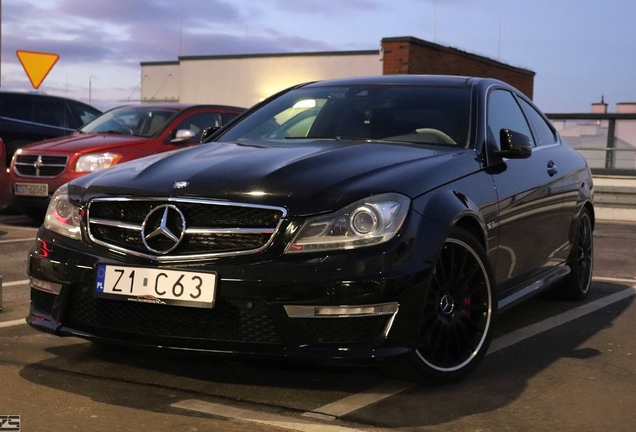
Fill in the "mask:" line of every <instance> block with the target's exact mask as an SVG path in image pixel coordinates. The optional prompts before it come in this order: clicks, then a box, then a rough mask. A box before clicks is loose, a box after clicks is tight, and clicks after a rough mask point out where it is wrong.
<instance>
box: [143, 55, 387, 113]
mask: <svg viewBox="0 0 636 432" xmlns="http://www.w3.org/2000/svg"><path fill="white" fill-rule="evenodd" d="M178 68H179V72H176V73H175V71H174V66H172V65H169V66H145V65H142V100H143V101H149V100H153V99H154V100H164V99H161V97H163V96H164V95H168V94H169V91H175V90H177V87H171V86H169V85H168V83H169V82H170V79H168V80H167V81H165V84H164V85H163V87H161V89H159V91H158V92H157V94H156V96H155V97H154V98H152V95H153V91H157V86H158V85H160V82H161V81H164V80H166V79H167V76H168V75H169V74H172V77H176V76H178V77H179V78H180V80H179V81H180V85H179V87H178V92H179V93H178V100H179V102H183V103H212V104H222V105H235V106H241V107H245V108H247V107H250V106H252V105H254V104H255V103H257V102H259V101H260V100H262V99H264V98H266V97H268V96H271V95H273V94H274V93H276V92H278V91H280V90H283V89H285V88H287V87H290V86H292V85H295V84H300V83H303V82H308V81H316V80H324V79H332V78H347V77H356V76H367V75H382V63H381V61H380V53H379V52H375V53H369V52H364V53H355V52H351V53H345V54H340V53H335V54H334V53H322V54H320V53H319V54H307V55H285V54H281V55H272V56H258V55H256V56H228V57H221V58H214V57H212V58H205V57H191V58H187V57H186V58H181V59H180V62H179V66H178ZM146 82H147V83H148V85H146ZM152 83H154V84H152ZM157 83H159V84H157Z"/></svg>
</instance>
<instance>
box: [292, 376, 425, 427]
mask: <svg viewBox="0 0 636 432" xmlns="http://www.w3.org/2000/svg"><path fill="white" fill-rule="evenodd" d="M416 385H417V383H412V382H406V381H398V380H391V381H387V382H385V383H383V384H380V385H379V386H377V387H374V388H372V389H370V390H367V391H364V392H362V393H357V394H354V395H351V396H347V397H346V398H343V399H340V400H337V401H335V402H332V403H330V404H327V405H323V406H321V407H320V408H316V409H314V410H311V411H308V412H306V413H304V414H303V415H304V416H306V417H314V418H319V419H322V420H334V419H336V418H338V417H342V416H343V415H345V414H349V413H350V412H353V411H356V410H358V409H360V408H362V407H365V406H367V405H371V404H373V403H376V402H379V401H381V400H382V399H386V398H388V397H389V396H393V395H396V394H398V393H400V392H403V391H404V390H407V389H410V388H411V387H415V386H416Z"/></svg>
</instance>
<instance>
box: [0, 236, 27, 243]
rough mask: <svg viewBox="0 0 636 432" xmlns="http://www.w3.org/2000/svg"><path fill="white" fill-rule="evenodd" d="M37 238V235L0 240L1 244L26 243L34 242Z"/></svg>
mask: <svg viewBox="0 0 636 432" xmlns="http://www.w3.org/2000/svg"><path fill="white" fill-rule="evenodd" d="M34 240H35V237H29V238H20V239H10V240H0V244H7V243H25V242H32V241H34Z"/></svg>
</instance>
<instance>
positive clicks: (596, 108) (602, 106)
mask: <svg viewBox="0 0 636 432" xmlns="http://www.w3.org/2000/svg"><path fill="white" fill-rule="evenodd" d="M592 114H607V104H606V103H605V96H601V101H600V102H595V103H593V104H592Z"/></svg>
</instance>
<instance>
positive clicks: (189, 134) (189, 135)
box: [170, 129, 197, 144]
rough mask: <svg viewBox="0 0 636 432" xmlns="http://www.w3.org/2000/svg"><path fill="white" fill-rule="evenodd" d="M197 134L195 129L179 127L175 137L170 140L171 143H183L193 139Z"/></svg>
mask: <svg viewBox="0 0 636 432" xmlns="http://www.w3.org/2000/svg"><path fill="white" fill-rule="evenodd" d="M196 136H197V134H196V133H194V131H191V130H190V129H179V130H178V131H177V133H176V134H175V135H174V138H173V139H171V140H170V142H171V143H175V144H176V143H182V142H188V141H192V140H193V139H194V138H195V137H196Z"/></svg>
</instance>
